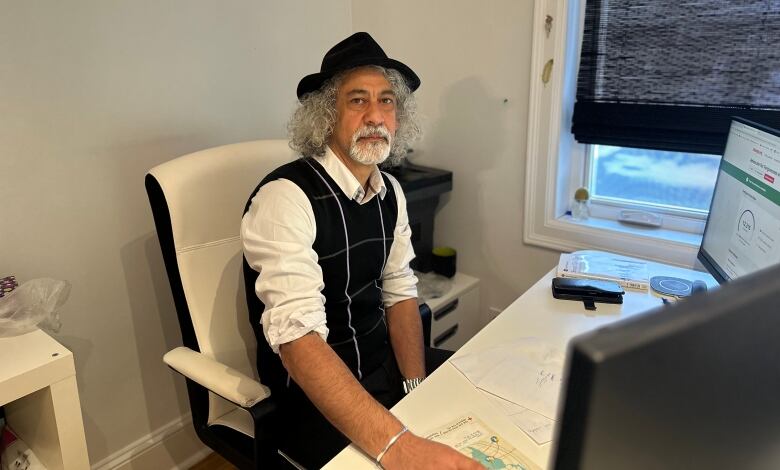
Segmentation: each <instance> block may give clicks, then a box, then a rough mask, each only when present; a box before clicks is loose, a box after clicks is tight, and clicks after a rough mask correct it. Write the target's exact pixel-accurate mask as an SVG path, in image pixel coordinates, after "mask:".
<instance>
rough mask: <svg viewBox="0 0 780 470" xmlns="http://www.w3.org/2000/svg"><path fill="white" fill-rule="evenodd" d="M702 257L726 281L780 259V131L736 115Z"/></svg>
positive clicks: (707, 228) (723, 159)
mask: <svg viewBox="0 0 780 470" xmlns="http://www.w3.org/2000/svg"><path fill="white" fill-rule="evenodd" d="M698 259H699V261H701V263H702V264H703V265H704V267H705V268H706V269H707V270H708V271H709V272H710V274H712V276H713V277H714V278H715V279H717V280H718V282H721V283H722V282H724V281H728V280H730V279H734V278H737V277H739V276H743V275H745V274H748V273H751V272H753V271H756V270H758V269H761V268H765V267H767V266H770V265H772V264H776V263H780V131H777V130H775V129H771V128H768V127H766V126H762V125H760V124H756V123H753V122H750V121H748V120H745V119H741V118H734V119H733V121H732V123H731V129H730V131H729V135H728V140H727V142H726V150H725V151H724V153H723V158H722V159H721V162H720V170H719V171H718V179H717V182H716V183H715V192H714V194H713V196H712V204H710V214H709V217H708V218H707V225H706V228H705V229H704V236H703V238H702V243H701V247H700V248H699V253H698Z"/></svg>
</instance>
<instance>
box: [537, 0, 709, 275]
mask: <svg viewBox="0 0 780 470" xmlns="http://www.w3.org/2000/svg"><path fill="white" fill-rule="evenodd" d="M584 6H585V0H534V19H533V43H532V49H531V81H530V96H529V112H528V142H527V152H526V181H525V214H524V227H523V240H524V242H525V243H526V244H530V245H535V246H542V247H546V248H552V249H555V250H558V251H566V252H569V251H575V250H580V249H601V250H606V251H611V252H616V253H621V254H626V255H630V256H638V257H641V258H645V259H650V260H654V261H659V262H664V263H668V264H673V265H677V266H684V267H693V266H694V265H695V264H696V253H697V252H698V247H699V245H700V244H701V234H700V233H692V232H696V231H699V228H701V231H703V221H700V220H698V221H697V222H694V223H693V225H691V226H687V227H685V226H684V225H685V223H688V222H690V220H692V219H690V218H686V217H680V216H676V215H673V214H667V215H665V216H664V218H665V219H667V218H668V219H669V221H670V222H672V221H675V220H676V221H677V222H680V223H681V224H682V225H683V226H680V225H679V224H678V225H677V226H676V225H674V224H671V225H670V226H669V227H668V228H667V227H662V228H646V227H640V226H631V225H625V224H621V223H620V222H617V220H616V218H615V219H612V220H610V219H607V218H602V217H597V216H598V215H604V214H603V213H602V212H601V211H602V209H603V208H604V207H605V205H604V204H599V205H598V207H594V209H595V210H594V212H595V213H594V217H591V218H590V219H588V220H587V221H585V222H579V221H574V220H572V219H571V217H570V216H568V215H566V211H567V210H568V205H569V204H568V203H569V199H570V195H571V194H573V191H571V188H576V187H579V186H581V185H582V183H583V182H584V181H585V180H584V178H585V176H586V174H585V172H586V167H585V165H586V151H587V146H586V145H583V144H579V143H577V142H575V141H574V138H573V136H572V135H571V132H570V131H569V129H570V128H571V117H572V112H573V107H574V96H575V93H576V80H575V78H576V73H577V69H578V65H579V43H580V41H581V36H582V25H583V19H584ZM548 15H549V16H550V17H552V28H550V30H549V34H548V32H547V30H546V28H545V25H546V19H547V17H548ZM549 60H552V61H553V62H552V73H549V74H548V73H545V67H546V66H547V64H548V62H549ZM547 67H548V68H549V66H547ZM543 76H548V77H549V79H548V81H547V82H546V83H545V82H544V79H543ZM612 210H613V211H614V210H615V209H614V207H613V208H612ZM693 220H695V219H693ZM696 224H699V225H700V227H698V226H696Z"/></svg>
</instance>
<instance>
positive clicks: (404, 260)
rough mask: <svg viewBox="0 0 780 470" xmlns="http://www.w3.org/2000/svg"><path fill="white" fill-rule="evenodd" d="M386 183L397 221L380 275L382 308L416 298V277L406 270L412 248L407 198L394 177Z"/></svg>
mask: <svg viewBox="0 0 780 470" xmlns="http://www.w3.org/2000/svg"><path fill="white" fill-rule="evenodd" d="M388 176H389V175H388ZM389 180H390V182H391V183H392V185H393V189H394V190H395V195H396V199H397V200H398V218H397V219H396V222H395V230H394V231H393V243H392V245H391V246H390V254H389V255H388V256H387V263H386V264H385V270H384V271H383V272H382V303H383V304H384V306H385V308H387V307H391V306H393V305H395V304H397V303H398V302H400V301H402V300H406V299H412V298H416V297H417V276H415V275H414V271H412V268H411V267H409V263H410V262H411V261H412V260H413V259H414V248H412V229H411V227H409V215H408V214H407V212H406V196H404V192H403V189H401V185H400V184H399V183H398V181H397V180H396V179H395V178H393V177H392V176H389Z"/></svg>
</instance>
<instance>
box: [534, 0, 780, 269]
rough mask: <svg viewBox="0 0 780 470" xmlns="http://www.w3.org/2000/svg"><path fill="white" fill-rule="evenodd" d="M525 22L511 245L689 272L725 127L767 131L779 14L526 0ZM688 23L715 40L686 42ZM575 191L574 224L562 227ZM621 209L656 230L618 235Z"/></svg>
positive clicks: (645, 0)
mask: <svg viewBox="0 0 780 470" xmlns="http://www.w3.org/2000/svg"><path fill="white" fill-rule="evenodd" d="M708 4H709V5H708ZM715 5H717V8H715ZM659 9H663V11H661V10H659ZM762 9H763V10H762ZM534 11H535V18H534V45H533V49H532V51H533V52H532V81H531V97H530V98H531V99H530V102H529V103H530V106H529V132H528V136H529V137H528V153H527V173H526V212H525V224H524V226H525V229H524V230H525V233H524V235H525V241H526V242H527V243H530V244H536V245H542V246H546V247H551V248H555V249H559V250H562V251H570V250H576V249H582V248H599V249H606V250H610V251H618V252H622V253H626V254H631V255H637V256H642V257H646V258H650V259H657V260H659V261H664V262H670V263H673V264H678V265H686V266H691V265H692V264H693V261H694V259H695V254H696V250H697V249H698V245H699V243H700V234H701V232H702V231H703V228H704V222H705V219H706V211H707V208H708V206H709V201H710V199H711V191H712V186H713V184H714V180H715V175H716V174H717V165H718V162H719V154H720V153H721V152H722V147H723V144H724V143H725V142H723V138H724V136H725V135H726V133H727V130H728V125H729V124H730V117H731V116H732V115H735V114H738V115H742V116H743V117H748V118H753V119H755V120H758V121H760V122H764V123H767V124H769V125H774V126H780V52H778V50H777V48H776V47H773V46H772V45H773V44H776V43H777V41H778V35H779V34H780V33H778V31H780V27H778V22H779V20H780V6H779V5H777V3H776V2H765V1H763V2H759V1H752V2H751V1H745V2H734V4H732V3H728V4H725V3H724V2H717V1H715V0H710V1H707V0H702V1H697V2H682V3H681V2H672V1H650V0H630V1H629V0H609V1H606V0H591V1H589V2H588V4H587V5H586V4H585V1H584V0H578V1H575V0H569V1H566V0H548V1H542V0H537V1H536V2H535V9H534ZM691 15H693V16H691ZM692 17H694V18H697V20H696V21H700V22H702V21H703V22H705V23H708V24H709V26H708V27H710V28H711V29H712V31H716V32H717V35H714V36H708V34H704V35H703V36H701V35H700V37H699V38H698V39H696V38H695V36H696V33H695V31H694V29H695V28H693V27H692V25H691V23H690V21H688V20H689V19H690V18H692ZM702 18H703V19H702ZM654 22H655V23H654ZM729 22H730V23H731V25H729ZM583 30H584V31H585V33H583V32H582V31H583ZM723 36H726V37H725V38H723ZM583 37H584V39H583ZM697 41H698V42H697ZM581 45H582V55H580V50H581ZM764 45H766V46H764ZM702 51H706V52H704V53H706V54H709V55H707V57H715V58H716V59H717V60H714V61H711V62H708V63H703V61H702V60H700V58H701V56H702V54H703V52H702ZM735 57H736V58H738V59H739V60H736V59H734V58H735ZM581 58H582V59H581ZM675 60H678V62H679V63H676V62H675ZM549 68H552V73H547V71H546V69H549ZM578 70H579V74H578V73H577V72H578ZM656 72H657V73H656ZM654 73H655V75H654ZM543 76H544V77H543ZM575 103H576V104H575ZM774 121H777V122H774ZM572 130H573V132H572ZM637 147H643V148H645V149H652V150H644V149H639V148H637ZM580 186H586V187H588V188H589V189H590V192H591V199H592V207H591V210H592V215H593V217H591V219H589V220H588V221H587V222H586V223H578V222H573V221H572V220H571V218H570V217H568V216H567V211H568V210H569V205H570V201H571V199H572V195H573V194H574V190H575V189H576V188H578V187H580ZM627 209H633V210H646V211H647V210H649V211H653V212H655V213H658V214H660V215H661V216H662V220H663V226H662V227H661V228H660V229H647V228H644V229H643V228H638V227H635V226H629V225H624V224H620V223H619V222H617V219H618V218H619V215H620V213H621V211H623V210H627ZM659 248H662V249H659Z"/></svg>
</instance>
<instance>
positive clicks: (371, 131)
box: [352, 126, 391, 143]
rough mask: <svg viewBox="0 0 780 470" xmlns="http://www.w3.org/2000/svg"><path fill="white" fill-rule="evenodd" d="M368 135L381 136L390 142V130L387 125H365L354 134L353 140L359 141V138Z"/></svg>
mask: <svg viewBox="0 0 780 470" xmlns="http://www.w3.org/2000/svg"><path fill="white" fill-rule="evenodd" d="M366 137H381V138H383V139H385V142H388V143H389V142H390V137H391V136H390V131H388V130H387V128H386V127H385V126H363V127H361V128H360V129H358V130H357V131H355V134H354V135H353V136H352V141H353V142H357V141H358V139H362V138H366Z"/></svg>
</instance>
